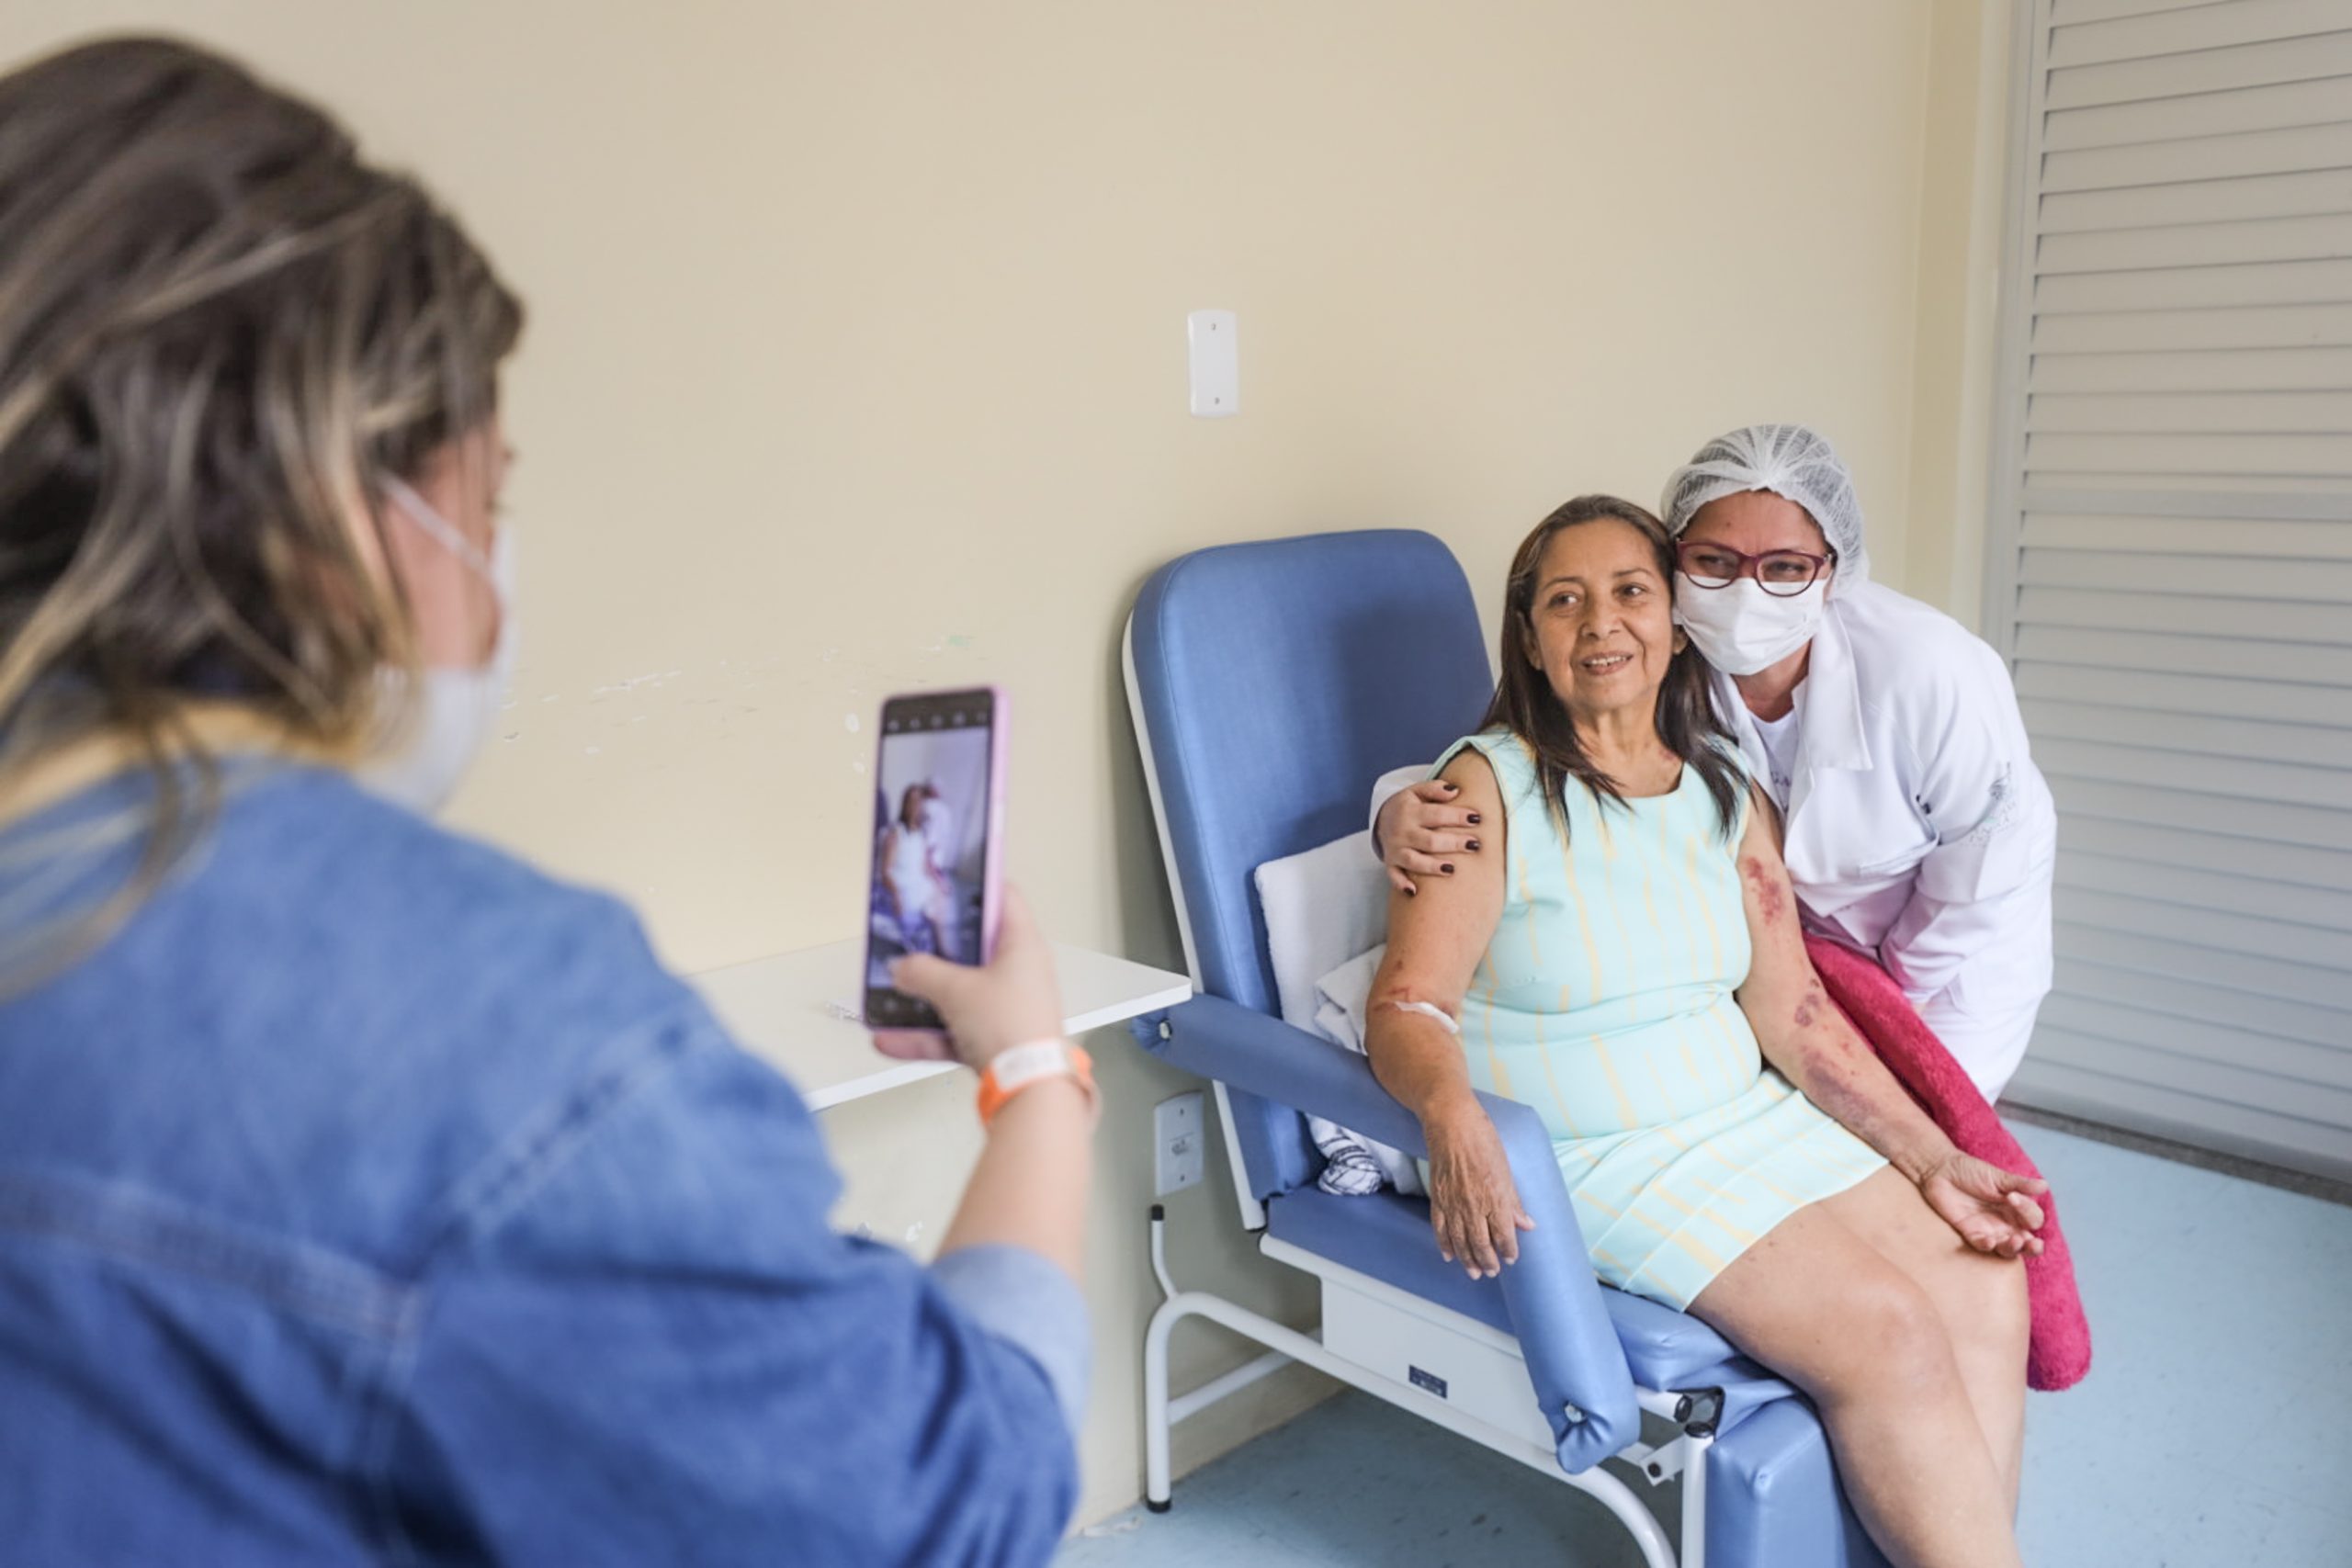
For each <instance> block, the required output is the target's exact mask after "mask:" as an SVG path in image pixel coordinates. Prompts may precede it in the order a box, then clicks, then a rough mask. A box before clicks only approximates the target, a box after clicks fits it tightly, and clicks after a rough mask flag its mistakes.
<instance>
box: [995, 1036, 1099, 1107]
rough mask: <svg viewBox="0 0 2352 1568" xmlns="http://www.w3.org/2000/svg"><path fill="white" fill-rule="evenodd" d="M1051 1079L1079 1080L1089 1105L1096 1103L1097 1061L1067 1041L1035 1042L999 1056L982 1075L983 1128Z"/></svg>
mask: <svg viewBox="0 0 2352 1568" xmlns="http://www.w3.org/2000/svg"><path fill="white" fill-rule="evenodd" d="M1048 1078H1075V1079H1077V1080H1078V1087H1079V1088H1080V1089H1084V1090H1085V1091H1086V1103H1087V1105H1088V1106H1089V1107H1090V1108H1091V1107H1092V1106H1093V1104H1094V1103H1095V1098H1096V1096H1095V1089H1094V1059H1093V1058H1092V1057H1091V1056H1089V1055H1087V1054H1086V1053H1085V1052H1084V1051H1082V1050H1080V1048H1079V1047H1078V1046H1076V1045H1073V1044H1071V1043H1069V1041H1067V1040H1033V1041H1031V1042H1030V1043H1028V1044H1026V1045H1015V1046H1013V1047H1012V1048H1011V1049H1010V1050H1005V1051H1000V1052H998V1053H997V1054H996V1055H995V1056H994V1057H992V1058H991V1059H990V1060H989V1065H988V1067H987V1070H985V1071H984V1072H982V1073H981V1074H980V1125H981V1126H983V1127H985V1126H987V1125H988V1124H989V1122H993V1121H995V1120H996V1113H997V1112H998V1111H1001V1110H1003V1109H1004V1105H1005V1101H1007V1100H1011V1099H1012V1097H1013V1096H1014V1095H1016V1094H1019V1093H1020V1092H1021V1091H1022V1090H1023V1089H1027V1088H1028V1087H1029V1086H1030V1085H1031V1084H1037V1083H1044V1082H1045V1081H1046V1079H1048Z"/></svg>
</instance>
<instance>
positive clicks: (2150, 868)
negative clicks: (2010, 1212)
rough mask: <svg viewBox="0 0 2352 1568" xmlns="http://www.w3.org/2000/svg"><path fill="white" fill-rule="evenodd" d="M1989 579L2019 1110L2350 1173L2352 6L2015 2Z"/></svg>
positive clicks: (2298, 1)
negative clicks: (2035, 943)
mask: <svg viewBox="0 0 2352 1568" xmlns="http://www.w3.org/2000/svg"><path fill="white" fill-rule="evenodd" d="M2019 15H2020V21H2021V23H2022V25H2023V28H2024V33H2023V36H2022V37H2021V38H2020V39H2019V47H2018V68H2019V70H2020V71H2021V73H2022V74H2021V76H2020V77H2019V78H2018V80H2017V81H2016V83H2015V84H2014V99H2013V102H2014V104H2015V107H2016V112H2017V113H2018V115H2019V116H2020V119H2019V122H2018V125H2017V126H2016V127H2015V128H2014V131H2013V136H2014V140H2013V141H2012V147H2013V148H2014V149H2015V150H2016V152H2017V154H2018V161H2017V164H2016V166H2015V167H2014V168H2013V169H2012V171H2011V178H2012V180H2013V182H2015V183H2014V186H2013V188H2012V193H2011V195H2012V201H2013V209H2012V213H2011V219H2010V231H2009V243H2008V248H2007V259H2006V262H2005V266H2004V287H2005V290H2006V292H2005V296H2004V307H2003V313H2002V325H2001V331H2002V333H2003V335H2004V342H2003V344H2002V353H2001V364H2002V370H2001V380H2000V397H2001V404H2002V406H2001V408H2000V410H1999V411H1998V413H1997V417H1996V431H1997V434H1996V443H1995V452H1994V473H1993V487H1994V494H1995V498H1996V499H1995V508H1994V513H1993V515H1992V518H1991V523H1990V545H1991V548H1990V550H1989V553H1988V566H1987V582H1986V589H1987V592H1986V598H1985V603H1986V606H1987V612H1986V615H1987V622H1988V625H1987V635H1988V636H1989V637H1992V638H1993V640H1994V642H1995V645H1996V647H1999V648H2002V649H2004V650H2005V651H2006V652H2007V653H2008V654H2009V656H2010V658H2011V660H2012V661H2013V665H2014V668H2015V671H2016V674H2017V682H2018V696H2019V698H2020V700H2021V701H2022V704H2023V705H2024V709H2025V716H2026V723H2027V726H2028V728H2030V731H2031V732H2032V737H2033V746H2034V755H2035V758H2036V760H2037V761H2039V762H2040V763H2041V769H2042V771H2043V773H2046V774H2048V775H2049V778H2050V784H2051V788H2052V791H2053V792H2054V793H2055V795H2056V796H2057V800H2058V811H2059V839H2060V850H2059V860H2058V874H2057V880H2058V887H2057V922H2058V924H2057V985H2056V989H2055V990H2054V991H2053V993H2052V995H2051V997H2050V998H2049V1000H2048V1001H2047V1002H2046V1003H2045V1004H2044V1005H2043V1008H2042V1010H2041V1024H2040V1028H2039V1030H2038V1032H2037V1033H2036V1035H2035V1039H2034V1043H2033V1046H2032V1049H2031V1050H2030V1052H2029V1053H2028V1055H2027V1057H2026V1061H2025V1066H2023V1068H2022V1069H2021V1070H2020V1071H2019V1073H2018V1077H2017V1078H2016V1080H2015V1082H2014V1083H2013V1085H2012V1086H2011V1089H2010V1090H2009V1095H2010V1098H2012V1099H2014V1100H2018V1101H2020V1102H2022V1103H2025V1104H2028V1105H2039V1106H2044V1107H2047V1108H2050V1109H2052V1110H2057V1111H2067V1112H2070V1113H2073V1114H2076V1115H2081V1116H2084V1117H2087V1118H2090V1119H2092V1120H2095V1121H2099V1122H2109V1123H2112V1124H2116V1125H2120V1126H2126V1127H2132V1128H2138V1129H2141V1130H2144V1131H2148V1132H2154V1133H2157V1134H2164V1135H2165V1136H2168V1137H2172V1138H2176V1139H2181V1140H2186V1141H2188V1142H2192V1143H2196V1144H2199V1145H2205V1146H2209V1147H2213V1148H2219V1149H2223V1150H2228V1151H2232V1152H2235V1153H2240V1154H2246V1155H2251V1156H2256V1157H2258V1158H2263V1159H2267V1160H2271V1161H2274V1162H2278V1163H2282V1164H2288V1165H2293V1166H2297V1167H2301V1168H2306V1169H2311V1170H2316V1171H2321V1172H2324V1173H2326V1174H2329V1175H2332V1176H2335V1177H2338V1178H2347V1179H2352V0H2206V3H2202V4H2198V3H2192V0H2022V3H2021V4H2020V7H2019Z"/></svg>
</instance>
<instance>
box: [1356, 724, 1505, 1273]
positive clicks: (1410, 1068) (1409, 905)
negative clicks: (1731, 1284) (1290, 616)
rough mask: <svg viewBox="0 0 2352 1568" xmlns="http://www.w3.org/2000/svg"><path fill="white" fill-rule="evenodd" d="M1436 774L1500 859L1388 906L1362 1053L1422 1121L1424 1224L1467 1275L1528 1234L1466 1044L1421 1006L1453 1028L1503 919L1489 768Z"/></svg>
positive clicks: (1471, 766) (1452, 766)
mask: <svg viewBox="0 0 2352 1568" xmlns="http://www.w3.org/2000/svg"><path fill="white" fill-rule="evenodd" d="M1443 776H1444V777H1445V778H1446V779H1447V780H1449V781H1451V782H1452V783H1453V784H1455V785H1457V786H1458V787H1459V789H1460V791H1461V793H1460V795H1459V796H1458V797H1457V798H1458V799H1459V801H1460V802H1461V804H1462V805H1463V806H1464V807H1467V808H1468V809H1471V810H1475V811H1477V812H1479V813H1480V814H1481V815H1483V816H1484V818H1486V821H1487V823H1488V824H1490V825H1491V830H1492V832H1493V833H1494V835H1495V840H1494V841H1495V844H1496V852H1495V853H1493V854H1489V855H1485V856H1481V857H1480V858H1478V859H1477V860H1474V861H1464V863H1462V865H1461V867H1460V869H1459V871H1458V872H1457V873H1456V874H1454V875H1453V876H1440V877H1426V878H1424V879H1423V880H1422V883H1421V890H1420V892H1419V894H1417V895H1410V896H1408V895H1406V894H1404V893H1393V894H1391V895H1390V897H1389V899H1388V953H1387V955H1386V957H1385V958H1384V959H1383V960H1382V961H1381V964H1380V973H1379V974H1378V975H1377V976H1375V977H1374V980H1373V987H1372V1000H1371V1005H1370V1019H1369V1022H1368V1023H1367V1026H1366V1029H1365V1035H1366V1039H1365V1051H1366V1054H1367V1055H1370V1056H1371V1058H1372V1070H1373V1074H1374V1077H1378V1078H1379V1079H1380V1083H1381V1087H1382V1088H1384V1089H1386V1090H1387V1091H1388V1092H1389V1093H1390V1094H1392V1095H1394V1096H1396V1097H1397V1101H1398V1102H1399V1103H1400V1104H1402V1105H1403V1106H1404V1107H1405V1108H1406V1109H1407V1110H1408V1111H1411V1112H1412V1113H1413V1114H1414V1115H1415V1116H1416V1117H1418V1118H1419V1120H1420V1123H1421V1130H1422V1132H1423V1133H1424V1134H1426V1135H1427V1137H1428V1139H1429V1145H1430V1225H1431V1227H1432V1228H1433V1229H1434V1230H1435V1231H1436V1232H1437V1240H1438V1248H1439V1250H1440V1251H1441V1252H1442V1253H1443V1254H1444V1256H1445V1258H1446V1260H1447V1261H1448V1262H1453V1261H1455V1260H1457V1259H1458V1260H1460V1261H1461V1262H1462V1264H1463V1266H1464V1269H1467V1270H1468V1271H1469V1273H1470V1274H1471V1276H1472V1277H1473V1278H1477V1277H1479V1276H1482V1275H1490V1274H1497V1273H1499V1272H1501V1270H1502V1266H1503V1265H1504V1264H1507V1263H1515V1262H1517V1261H1518V1260H1519V1233H1520V1232H1521V1231H1522V1230H1532V1229H1534V1228H1535V1227H1534V1222H1533V1221H1532V1220H1530V1219H1529V1218H1528V1217H1527V1214H1526V1213H1525V1211H1524V1210H1522V1209H1521V1207H1520V1202H1519V1190H1518V1188H1517V1186H1516V1185H1514V1184H1513V1182H1512V1181H1511V1178H1510V1161H1509V1159H1508V1157H1507V1156H1505V1155H1504V1153H1503V1147H1502V1140H1501V1138H1500V1137H1499V1136H1498V1134H1496V1132H1495V1125H1494V1122H1492V1121H1491V1120H1490V1119H1489V1118H1488V1117H1487V1112H1486V1109H1485V1107H1483V1106H1481V1105H1480V1104H1479V1103H1478V1098H1477V1095H1476V1092H1475V1091H1474V1090H1473V1089H1471V1087H1470V1073H1469V1069H1468V1067H1467V1066H1465V1065H1464V1060H1463V1055H1462V1047H1461V1045H1460V1043H1458V1041H1457V1040H1456V1038H1455V1036H1454V1034H1453V1032H1452V1031H1450V1030H1449V1029H1448V1028H1447V1027H1446V1026H1445V1024H1443V1023H1441V1022H1440V1021H1438V1020H1437V1019H1435V1018H1432V1017H1430V1015H1429V1014H1428V1013H1426V1012H1423V1011H1421V1010H1419V1009H1421V1008H1423V1007H1430V1008H1434V1009H1436V1010H1438V1011H1439V1012H1440V1013H1442V1014H1443V1015H1444V1016H1445V1017H1446V1018H1448V1019H1452V1020H1457V1021H1458V1020H1459V1018H1460V1017H1461V1013H1462V998H1463V997H1464V994H1465V993H1466V992H1467V991H1468V990H1469V987H1470V981H1471V976H1473V975H1474V974H1475V973H1476V970H1477V967H1478V961H1479V958H1480V957H1481V956H1482V955H1483V954H1484V953H1486V951H1487V942H1489V941H1491V940H1492V939H1493V936H1494V933H1495V926H1496V924H1497V923H1498V921H1499V920H1500V919H1502V912H1503V897H1504V885H1503V852H1502V833H1503V813H1502V792H1501V789H1500V787H1499V786H1498V784H1496V782H1495V772H1494V769H1493V767H1492V766H1491V765H1490V764H1489V763H1488V762H1487V759H1486V758H1484V757H1482V756H1480V755H1479V754H1478V753H1477V752H1476V751H1475V750H1465V751H1464V752H1463V753H1462V754H1461V755H1460V756H1458V757H1456V758H1455V759H1454V760H1453V761H1452V762H1451V763H1449V764H1448V765H1447V767H1446V769H1445V772H1444V774H1443Z"/></svg>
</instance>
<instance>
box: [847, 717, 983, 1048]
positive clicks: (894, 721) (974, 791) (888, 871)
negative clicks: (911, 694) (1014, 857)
mask: <svg viewBox="0 0 2352 1568" xmlns="http://www.w3.org/2000/svg"><path fill="white" fill-rule="evenodd" d="M989 718H990V705H989V694H988V693H986V692H966V693H952V694H946V695H944V696H940V697H931V698H924V699H919V700H911V701H908V700H894V701H893V702H891V703H890V704H889V705H888V706H887V707H885V708H884V710H883V715H882V740H881V752H880V762H879V765H878V766H877V767H876V770H875V774H876V786H875V792H874V880H873V896H872V901H871V907H870V909H869V911H868V924H869V927H870V932H869V936H868V940H867V942H866V975H865V984H866V987H867V988H868V990H869V991H886V990H888V988H889V986H890V964H891V961H892V960H894V959H898V958H901V957H904V956H906V955H907V954H909V953H933V954H936V955H937V956H939V957H941V958H945V959H950V960H952V961H954V962H956V963H957V964H978V963H979V962H980V961H981V958H982V953H981V945H982V931H981V923H982V912H983V911H982V900H983V895H984V889H985V885H986V874H987V866H986V856H987V853H988V823H989V762H990V754H989ZM908 1000H910V1001H911V998H908ZM917 1005H918V1006H919V1005H920V1004H917ZM923 1011H924V1012H928V1011H929V1010H928V1009H923ZM903 1021H907V1022H913V1021H914V1020H912V1019H906V1020H903Z"/></svg>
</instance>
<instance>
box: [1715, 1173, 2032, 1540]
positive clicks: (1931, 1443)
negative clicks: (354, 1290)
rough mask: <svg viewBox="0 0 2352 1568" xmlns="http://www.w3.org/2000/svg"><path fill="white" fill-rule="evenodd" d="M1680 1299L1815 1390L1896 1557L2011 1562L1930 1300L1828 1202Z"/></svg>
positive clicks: (1860, 1495)
mask: <svg viewBox="0 0 2352 1568" xmlns="http://www.w3.org/2000/svg"><path fill="white" fill-rule="evenodd" d="M1898 1179H1899V1178H1898ZM1691 1312H1692V1314H1695V1315H1696V1316H1698V1317H1700V1318H1702V1319H1704V1320H1705V1321H1706V1322H1708V1323H1710V1324H1712V1325H1714V1326H1715V1327H1716V1328H1717V1329H1719V1330H1721V1331H1722V1333H1723V1334H1724V1337H1727V1338H1729V1339H1730V1340H1731V1341H1732V1343H1733V1344H1735V1345H1737V1346H1738V1347H1739V1348H1741V1349H1742V1350H1745V1351H1747V1353H1748V1354H1749V1355H1751V1356H1753V1357H1755V1358H1756V1359H1758V1360H1759V1361H1762V1362H1763V1363H1764V1364H1765V1365H1766V1366H1768V1367H1770V1368H1771V1369H1772V1370H1773V1371H1775V1372H1777V1373H1779V1374H1780V1375H1781V1376H1782V1377H1784V1378H1787V1379H1788V1380H1789V1381H1790V1382H1793V1383H1795V1384H1796V1385H1797V1386H1798V1387H1799V1388H1801V1389H1803V1390H1804V1392H1805V1393H1807V1394H1808V1395H1810V1396H1811V1397H1812V1399H1813V1402H1814V1404H1815V1406H1816V1407H1817V1408H1818V1409H1819V1410H1820V1412H1821V1416H1822V1419H1823V1421H1824V1422H1825V1423H1826V1425H1827V1426H1828V1428H1829V1440H1830V1446H1831V1447H1832V1449H1834V1450H1836V1453H1837V1456H1838V1477H1839V1479H1840V1480H1841V1481H1842V1482H1843V1483H1845V1488H1846V1495H1847V1496H1848V1498H1849V1499H1850V1500H1851V1501H1852V1503H1853V1505H1854V1510H1855V1512H1856V1513H1857V1514H1859V1515H1860V1517H1861V1520H1862V1525H1863V1528H1864V1529H1868V1530H1869V1531H1870V1533H1871V1540H1875V1541H1876V1542H1877V1543H1878V1545H1879V1549H1880V1550H1881V1551H1883V1552H1885V1553H1886V1555H1887V1556H1888V1557H1889V1558H1890V1559H1892V1560H1893V1561H1894V1562H1895V1563H1896V1564H1897V1565H1898V1568H2021V1560H2020V1559H2019V1558H2018V1549H2017V1540H2016V1537H2015V1534H2014V1532H2013V1530H2012V1528H2011V1523H2010V1506H2009V1501H2008V1497H2007V1494H2006V1492H2005V1490H2004V1488H2003V1485H2002V1483H2001V1477H2000V1471H1999V1466H1998V1464H1997V1463H1996V1459H1995V1456H1994V1454H1993V1453H1992V1451H1991V1450H1989V1449H1988V1448H1987V1447H1986V1445H1985V1432H1984V1428H1983V1427H1982V1426H1981V1425H1979V1423H1978V1419H1977V1415H1976V1411H1975V1409H1974V1407H1973V1404H1971V1403H1970V1399H1969V1392H1968V1386H1967V1384H1966V1382H1964V1381H1963V1378H1962V1370H1961V1364H1960V1361H1959V1359H1958V1357H1957V1356H1956V1355H1955V1354H1954V1351H1953V1346H1952V1341H1951V1335H1950V1333H1949V1332H1948V1331H1947V1330H1946V1328H1945V1326H1944V1320H1943V1317H1942V1315H1941V1314H1940V1313H1939V1311H1938V1310H1937V1307H1936V1304H1935V1303H1933V1302H1932V1301H1930V1300H1929V1299H1928V1293H1927V1292H1926V1291H1924V1290H1922V1289H1921V1288H1920V1287H1919V1285H1918V1284H1917V1281H1915V1280H1913V1279H1912V1278H1911V1276H1910V1275H1909V1274H1908V1273H1906V1272H1905V1270H1904V1269H1901V1268H1899V1267H1897V1266H1896V1265H1895V1264H1894V1263H1893V1262H1890V1261H1889V1260H1888V1258H1886V1256H1885V1255H1884V1254H1883V1253H1882V1252H1881V1251H1880V1250H1879V1249H1878V1248H1877V1247H1874V1246H1873V1245H1871V1242H1869V1241H1867V1240H1865V1239H1864V1238H1863V1237H1862V1236H1860V1235H1857V1234H1856V1233H1855V1231H1854V1230H1853V1228H1852V1227H1851V1226H1850V1225H1849V1224H1847V1223H1846V1221H1845V1220H1844V1219H1842V1218H1841V1217H1839V1216H1838V1214H1837V1213H1832V1212H1830V1211H1829V1209H1828V1207H1827V1205H1826V1204H1823V1203H1814V1204H1809V1205H1807V1206H1806V1207H1805V1208H1803V1209H1800V1210H1798V1211H1797V1212H1796V1213H1793V1214H1792V1215H1790V1216H1789V1217H1788V1218H1787V1219H1785V1220H1783V1221H1781V1223H1780V1224H1778V1225H1776V1226H1774V1227H1773V1228H1772V1229H1771V1230H1770V1232H1769V1233H1767V1234H1766V1235H1765V1236H1764V1238H1763V1239H1762V1240H1761V1241H1758V1243H1756V1244H1755V1245H1754V1246H1753V1247H1749V1248H1748V1249H1747V1251H1746V1252H1744V1253H1742V1254H1740V1256H1739V1257H1738V1258H1735V1259H1734V1260H1733V1261H1732V1264H1731V1266H1730V1267H1729V1268H1727V1269H1724V1271H1723V1272H1722V1273H1721V1274H1718V1275H1716V1276H1715V1278H1714V1280H1713V1282H1712V1283H1710V1284H1709V1285H1708V1286H1707V1288H1706V1289H1705V1290H1704V1291H1702V1292H1700V1293H1699V1299H1698V1300H1697V1301H1695V1302H1693V1303H1691Z"/></svg>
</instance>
